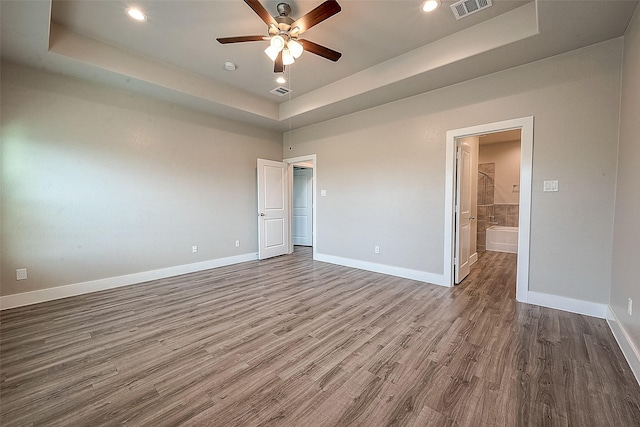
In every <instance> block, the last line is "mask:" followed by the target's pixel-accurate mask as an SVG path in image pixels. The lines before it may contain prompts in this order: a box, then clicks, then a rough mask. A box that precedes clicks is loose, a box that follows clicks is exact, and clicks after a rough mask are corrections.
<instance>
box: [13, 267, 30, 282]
mask: <svg viewBox="0 0 640 427" xmlns="http://www.w3.org/2000/svg"><path fill="white" fill-rule="evenodd" d="M16 280H27V269H26V268H18V269H17V270H16Z"/></svg>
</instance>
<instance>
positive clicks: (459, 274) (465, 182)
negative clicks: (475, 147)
mask: <svg viewBox="0 0 640 427" xmlns="http://www.w3.org/2000/svg"><path fill="white" fill-rule="evenodd" d="M457 159H458V161H457V176H456V179H457V181H456V225H455V226H456V252H455V282H456V284H457V283H460V282H461V281H462V280H463V279H464V278H465V277H467V275H468V274H469V270H470V267H471V264H470V262H469V257H470V256H471V221H472V220H473V219H474V218H473V217H472V216H471V196H472V191H471V145H470V144H469V143H468V142H463V141H461V142H459V143H458V149H457Z"/></svg>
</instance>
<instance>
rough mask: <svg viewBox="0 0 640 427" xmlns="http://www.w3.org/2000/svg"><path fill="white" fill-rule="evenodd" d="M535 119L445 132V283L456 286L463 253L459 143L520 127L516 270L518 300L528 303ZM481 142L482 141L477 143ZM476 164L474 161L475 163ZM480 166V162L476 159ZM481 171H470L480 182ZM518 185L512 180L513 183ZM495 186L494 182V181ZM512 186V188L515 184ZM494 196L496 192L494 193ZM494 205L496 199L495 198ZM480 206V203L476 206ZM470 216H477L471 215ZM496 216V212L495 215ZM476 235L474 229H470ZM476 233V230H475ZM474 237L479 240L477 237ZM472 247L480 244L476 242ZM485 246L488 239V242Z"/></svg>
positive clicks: (475, 202)
mask: <svg viewBox="0 0 640 427" xmlns="http://www.w3.org/2000/svg"><path fill="white" fill-rule="evenodd" d="M533 122H534V119H533V117H532V116H530V117H523V118H519V119H511V120H505V121H502V122H495V123H488V124H483V125H476V126H470V127H467V128H460V129H454V130H450V131H447V135H446V174H445V179H446V181H445V184H446V185H445V218H446V222H445V254H446V255H445V260H444V263H445V265H444V272H445V274H444V276H445V283H447V284H449V286H453V285H454V284H455V283H456V277H455V270H456V261H457V259H456V258H457V256H459V254H460V248H461V247H463V246H460V245H457V239H458V238H459V235H458V233H457V230H459V229H460V225H459V224H457V220H458V217H459V216H458V215H456V214H457V212H456V211H457V209H458V205H457V201H458V200H459V194H458V189H459V187H458V183H457V181H456V177H457V175H458V160H457V156H456V154H457V151H458V147H459V142H460V141H461V140H462V139H465V138H468V137H477V139H478V141H479V137H480V135H487V134H492V133H497V132H503V131H509V130H518V131H520V134H521V143H520V175H519V177H520V179H519V183H518V184H517V185H518V186H519V187H518V188H517V190H519V191H518V195H519V199H518V200H519V202H518V215H517V216H518V227H519V228H518V230H519V231H518V237H517V273H516V276H517V278H516V299H517V300H518V301H521V302H527V299H528V292H529V241H530V224H531V180H532V167H533ZM478 144H479V143H478ZM472 164H473V163H472ZM475 164H476V165H477V164H478V163H477V162H475ZM477 175H478V174H471V176H472V177H474V178H473V179H474V180H476V181H477ZM513 184H515V182H514V183H512V184H511V185H513ZM476 185H477V184H475V185H474V184H472V188H474V189H475V188H476ZM494 185H495V184H494ZM512 189H513V187H512ZM494 195H495V193H494ZM472 203H473V204H477V198H476V197H473V198H472ZM494 204H495V199H494ZM476 209H477V206H476ZM470 216H474V215H473V214H471V215H470ZM494 216H495V215H494ZM471 233H472V236H473V237H477V234H476V235H475V236H474V235H473V231H472V232H471ZM476 233H477V230H476ZM474 240H476V239H475V238H474ZM471 247H472V248H474V247H477V242H474V244H472V246H471ZM485 249H486V242H485Z"/></svg>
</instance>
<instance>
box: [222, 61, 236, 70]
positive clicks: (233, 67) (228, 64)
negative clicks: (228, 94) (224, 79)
mask: <svg viewBox="0 0 640 427" xmlns="http://www.w3.org/2000/svg"><path fill="white" fill-rule="evenodd" d="M224 69H225V70H227V71H235V70H236V64H234V63H233V62H230V61H227V62H225V63H224Z"/></svg>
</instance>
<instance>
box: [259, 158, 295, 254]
mask: <svg viewBox="0 0 640 427" xmlns="http://www.w3.org/2000/svg"><path fill="white" fill-rule="evenodd" d="M288 196H289V193H288V190H287V164H286V163H282V162H274V161H272V160H263V159H258V258H259V259H265V258H271V257H274V256H278V255H284V254H286V253H288V248H289V202H288Z"/></svg>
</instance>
